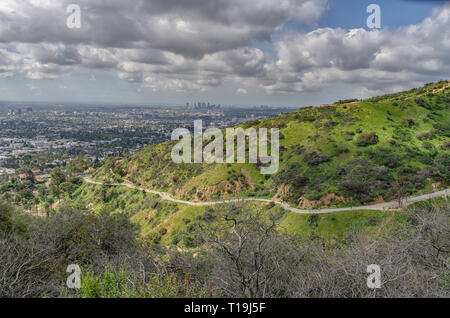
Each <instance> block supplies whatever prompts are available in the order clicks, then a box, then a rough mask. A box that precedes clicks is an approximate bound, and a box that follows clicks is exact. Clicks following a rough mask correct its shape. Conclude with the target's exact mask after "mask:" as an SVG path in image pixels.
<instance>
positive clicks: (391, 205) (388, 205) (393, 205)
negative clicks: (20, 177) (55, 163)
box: [83, 177, 450, 214]
mask: <svg viewBox="0 0 450 318" xmlns="http://www.w3.org/2000/svg"><path fill="white" fill-rule="evenodd" d="M83 179H84V181H85V182H86V183H90V184H97V185H103V182H99V181H95V180H92V179H91V178H89V177H84V178H83ZM109 185H110V186H123V187H127V188H130V189H136V190H139V191H145V192H147V193H152V194H156V195H159V196H160V197H161V198H162V199H163V200H166V201H170V202H175V203H181V204H187V205H192V206H211V205H219V204H229V203H240V202H265V203H275V204H277V205H279V206H281V207H282V208H284V209H286V210H288V211H291V212H294V213H300V214H322V213H331V212H344V211H356V210H378V211H386V210H392V209H399V208H400V207H399V204H398V201H397V200H396V201H390V202H384V203H378V204H373V205H362V206H355V207H348V208H331V209H315V210H303V209H297V208H294V207H292V206H291V205H289V204H288V203H286V202H281V201H276V200H271V199H259V198H241V199H229V200H219V201H211V202H191V201H185V200H178V199H175V198H172V197H171V196H170V194H168V193H167V192H160V191H156V190H151V189H145V188H142V187H139V186H136V185H134V184H131V183H111V184H109ZM449 194H450V189H446V190H442V191H438V192H433V193H429V194H423V195H418V196H413V197H408V198H403V199H402V202H401V203H402V207H401V208H404V207H406V206H408V205H410V204H413V203H415V202H419V201H425V200H429V199H433V198H440V197H447V196H449Z"/></svg>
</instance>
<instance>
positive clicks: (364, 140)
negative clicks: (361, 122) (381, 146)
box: [356, 133, 378, 147]
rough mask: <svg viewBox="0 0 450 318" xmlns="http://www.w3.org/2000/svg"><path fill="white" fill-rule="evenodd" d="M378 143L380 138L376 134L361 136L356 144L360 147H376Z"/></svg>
mask: <svg viewBox="0 0 450 318" xmlns="http://www.w3.org/2000/svg"><path fill="white" fill-rule="evenodd" d="M377 143H378V136H377V134H376V133H368V134H361V135H359V136H358V139H357V141H356V144H357V145H358V146H359V147H367V146H371V145H376V144H377Z"/></svg>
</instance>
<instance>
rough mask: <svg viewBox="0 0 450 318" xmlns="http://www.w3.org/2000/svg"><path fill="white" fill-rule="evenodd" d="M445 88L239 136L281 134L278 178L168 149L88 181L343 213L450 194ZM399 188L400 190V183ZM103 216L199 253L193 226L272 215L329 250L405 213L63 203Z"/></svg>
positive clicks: (287, 119) (88, 187)
mask: <svg viewBox="0 0 450 318" xmlns="http://www.w3.org/2000/svg"><path fill="white" fill-rule="evenodd" d="M449 106H450V85H449V82H439V83H434V84H429V85H426V86H425V87H423V88H419V89H414V90H411V91H407V92H402V93H397V94H391V95H386V96H381V97H376V98H371V99H368V100H363V101H340V102H337V103H335V104H331V105H324V106H319V107H308V108H302V109H299V110H297V111H295V112H292V113H289V114H285V115H282V116H279V117H276V118H272V119H266V120H260V121H254V122H248V123H245V124H243V125H241V126H242V127H243V128H248V127H256V128H257V127H264V128H272V127H279V128H280V132H281V134H280V143H281V147H280V153H281V154H280V169H279V171H278V173H276V174H274V175H266V176H265V175H262V174H260V170H259V166H258V165H256V164H212V165H208V164H180V165H178V164H175V163H173V162H172V160H171V149H172V146H173V145H174V142H166V143H162V144H158V145H153V146H149V147H147V148H146V149H144V150H142V151H140V152H138V153H136V154H133V155H128V156H126V157H123V158H112V159H108V160H106V161H105V162H104V163H102V165H101V166H100V168H99V169H97V171H96V172H95V174H94V175H93V176H92V178H94V179H97V180H103V181H107V182H123V181H128V182H132V183H134V184H136V185H142V186H143V187H145V188H152V189H155V190H162V191H166V192H169V193H171V194H172V196H174V197H177V198H180V199H185V200H191V201H209V200H217V199H219V198H235V197H261V198H264V197H265V198H276V199H278V200H284V201H287V202H289V203H290V204H292V205H293V206H298V207H300V208H319V207H326V206H327V207H341V206H342V207H343V206H355V205H363V204H370V203H373V202H382V201H383V200H385V201H387V200H390V199H395V198H396V196H397V195H398V192H399V191H401V193H402V195H404V196H406V195H408V194H419V193H425V192H428V191H436V190H438V189H443V188H447V187H448V183H449V180H450V171H449V169H450V126H449V123H450V107H449ZM399 180H400V181H399ZM68 202H70V204H79V205H81V206H83V207H88V208H89V210H91V211H94V212H97V213H101V212H102V211H110V212H113V213H121V212H123V213H126V214H127V215H128V216H129V217H130V219H131V220H132V221H133V222H134V223H136V224H138V225H139V226H140V236H141V238H142V239H143V240H145V241H149V242H152V243H158V244H159V243H161V244H163V245H176V246H182V247H187V248H195V247H197V246H199V244H201V242H198V240H197V236H198V226H208V225H212V224H215V223H216V222H217V221H219V220H220V219H221V218H222V217H223V216H224V215H226V214H228V213H231V212H230V211H233V209H245V208H248V209H251V210H252V211H254V212H258V211H259V213H261V214H262V215H266V216H267V217H269V216H270V215H272V216H273V215H275V216H276V217H277V219H278V222H279V224H280V227H281V229H282V230H286V231H288V232H290V233H296V234H299V235H301V236H303V237H306V238H319V239H321V240H322V241H323V242H324V243H325V244H331V245H333V244H335V243H339V242H342V241H344V240H345V239H346V237H347V235H349V234H351V233H355V232H365V233H367V234H369V235H374V236H376V235H379V233H380V232H382V231H383V230H385V229H388V228H389V227H392V226H395V227H398V226H400V225H401V224H403V222H404V219H403V214H401V213H395V212H378V211H348V212H345V213H330V214H324V215H305V214H295V213H292V212H288V211H285V210H283V209H282V208H281V207H279V206H276V205H274V204H266V203H248V204H246V205H245V206H233V205H218V206H213V207H193V206H187V205H183V204H177V203H173V202H167V201H164V200H162V199H161V198H159V197H158V196H156V195H152V194H148V193H145V192H143V191H138V190H132V189H127V188H125V187H115V186H108V185H107V184H106V185H92V184H83V185H82V186H81V187H79V188H78V190H77V191H75V192H74V193H73V194H72V195H71V198H70V199H69V200H68Z"/></svg>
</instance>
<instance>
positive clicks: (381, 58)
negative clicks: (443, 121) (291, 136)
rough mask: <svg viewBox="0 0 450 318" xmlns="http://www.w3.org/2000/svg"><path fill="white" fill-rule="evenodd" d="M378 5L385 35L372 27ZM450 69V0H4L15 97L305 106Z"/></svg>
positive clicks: (2, 60)
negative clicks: (74, 19) (77, 14)
mask: <svg viewBox="0 0 450 318" xmlns="http://www.w3.org/2000/svg"><path fill="white" fill-rule="evenodd" d="M371 3H376V4H378V5H379V6H380V7H381V27H382V28H381V29H379V30H369V29H368V28H367V25H366V20H367V18H368V16H369V15H370V13H367V12H366V9H367V6H368V5H369V4H371ZM70 4H77V5H79V7H80V8H81V28H79V29H71V28H68V27H67V18H68V17H69V15H70V14H69V13H67V11H66V10H67V7H68V6H69V5H70ZM449 70H450V2H448V1H417V0H416V1H414V0H410V1H406V0H371V1H365V0H252V1H249V0H134V1H123V0H0V100H4V101H77V102H81V101H83V102H105V103H107V102H120V103H147V104H158V103H164V104H167V105H177V104H185V103H186V102H194V101H210V102H213V103H221V104H225V105H259V104H265V105H273V106H298V107H300V106H306V105H316V104H321V103H326V102H332V101H335V100H337V99H340V98H350V97H357V98H363V97H369V96H373V95H379V94H383V93H387V92H392V91H397V90H402V89H407V88H411V87H416V86H420V85H422V84H424V83H426V82H430V81H436V80H440V79H449V74H450V72H449Z"/></svg>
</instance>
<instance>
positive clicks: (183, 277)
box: [0, 201, 450, 297]
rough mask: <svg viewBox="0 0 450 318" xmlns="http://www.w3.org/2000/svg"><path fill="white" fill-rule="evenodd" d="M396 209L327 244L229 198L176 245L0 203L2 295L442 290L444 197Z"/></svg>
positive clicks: (110, 224) (130, 229)
mask: <svg viewBox="0 0 450 318" xmlns="http://www.w3.org/2000/svg"><path fill="white" fill-rule="evenodd" d="M403 217H404V222H402V223H399V224H398V225H399V226H398V227H397V228H396V229H395V231H392V230H389V231H380V233H379V234H378V237H377V238H376V239H374V238H371V237H368V236H366V235H363V234H357V233H353V234H349V235H348V236H347V237H346V239H345V242H344V243H343V244H340V245H339V246H331V247H330V246H327V245H324V244H322V242H321V241H320V240H316V239H314V238H308V239H302V238H300V237H298V236H292V235H290V234H288V233H286V232H285V231H283V230H282V229H281V228H280V225H279V219H278V216H277V215H276V214H271V215H269V217H266V216H262V215H260V214H259V213H254V212H252V211H250V210H249V209H247V208H245V207H239V206H234V207H229V208H227V209H226V210H225V211H223V214H222V215H221V216H220V218H219V221H218V222H217V223H215V224H214V225H211V226H206V227H205V226H204V225H202V224H197V225H194V226H196V227H199V228H198V230H197V233H198V236H197V237H196V238H195V239H196V240H199V241H201V242H202V247H203V248H202V249H198V250H180V249H176V248H161V247H159V246H158V245H156V244H152V243H149V242H142V241H141V240H138V239H137V228H136V226H135V225H133V224H132V223H131V222H130V221H129V218H128V215H126V214H123V213H117V214H111V213H109V212H108V211H106V210H105V211H102V212H101V213H97V214H93V213H91V212H89V211H86V210H83V209H82V208H81V207H74V206H61V207H60V208H59V209H58V211H55V212H54V213H52V214H51V215H50V216H49V217H47V218H33V217H30V216H28V215H23V214H21V213H19V212H18V211H13V208H11V207H10V206H9V205H7V204H5V203H3V202H0V226H1V228H0V257H1V259H2V262H1V263H0V297H67V296H69V297H212V296H215V297H373V296H375V297H448V294H449V290H448V286H449V269H448V257H449V249H448V247H449V245H450V242H449V237H448V231H449V230H450V229H449V224H450V223H449V221H450V219H449V217H450V215H449V206H448V202H446V201H437V202H432V203H426V204H420V205H417V206H414V207H410V208H409V209H407V210H406V211H405V213H404V214H403ZM311 222H314V220H311ZM69 264H78V265H79V266H80V267H81V268H82V276H81V288H80V289H79V290H70V289H68V288H67V287H66V285H65V282H66V279H67V277H68V275H69V274H67V273H66V268H67V266H68V265H69ZM369 264H379V265H380V266H381V269H382V288H381V289H376V290H372V289H368V288H367V286H366V280H367V273H366V268H367V266H368V265H369Z"/></svg>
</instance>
